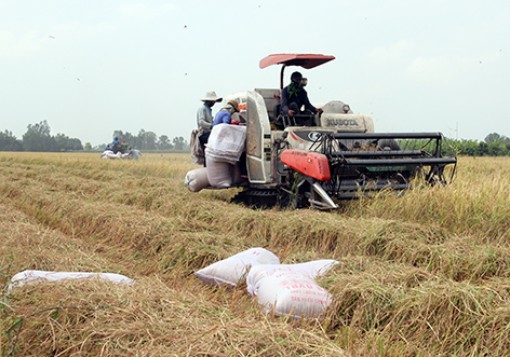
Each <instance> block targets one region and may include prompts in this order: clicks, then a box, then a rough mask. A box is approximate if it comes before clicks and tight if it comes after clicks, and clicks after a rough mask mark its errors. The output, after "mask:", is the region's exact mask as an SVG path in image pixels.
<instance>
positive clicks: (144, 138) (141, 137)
mask: <svg viewBox="0 0 510 357" xmlns="http://www.w3.org/2000/svg"><path fill="white" fill-rule="evenodd" d="M156 143H157V135H156V134H155V133H154V132H152V131H145V130H143V129H140V131H139V132H138V136H137V144H138V145H137V146H136V147H137V148H139V149H140V150H156Z"/></svg>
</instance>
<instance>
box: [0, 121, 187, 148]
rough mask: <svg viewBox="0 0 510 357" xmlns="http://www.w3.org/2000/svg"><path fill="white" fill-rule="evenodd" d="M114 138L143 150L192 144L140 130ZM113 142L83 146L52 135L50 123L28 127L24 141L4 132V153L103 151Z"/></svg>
mask: <svg viewBox="0 0 510 357" xmlns="http://www.w3.org/2000/svg"><path fill="white" fill-rule="evenodd" d="M113 136H118V137H119V139H121V140H123V141H125V143H126V145H127V146H130V147H132V148H135V149H138V150H141V151H152V150H153V151H187V150H189V144H188V142H187V141H186V140H185V139H184V138H183V137H174V138H173V139H170V137H168V136H167V135H160V136H159V137H158V136H157V135H156V133H154V132H152V131H145V130H144V129H140V131H139V132H138V134H137V135H133V134H131V133H129V132H122V131H115V132H114V133H113ZM108 144H109V143H104V144H100V145H95V146H92V144H90V143H85V145H83V144H82V142H81V140H80V139H77V138H70V137H68V136H67V135H64V134H57V135H51V128H50V126H49V124H48V122H47V121H46V120H43V121H41V122H40V123H37V124H30V125H28V126H27V131H26V133H25V134H23V136H22V138H21V139H18V138H16V137H15V136H14V135H13V134H12V132H11V131H9V130H4V131H3V132H1V131H0V151H40V152H63V151H84V150H85V151H103V150H104V149H105V147H106V145H108Z"/></svg>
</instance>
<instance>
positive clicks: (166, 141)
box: [157, 135, 174, 150]
mask: <svg viewBox="0 0 510 357" xmlns="http://www.w3.org/2000/svg"><path fill="white" fill-rule="evenodd" d="M157 148H158V150H172V149H173V148H174V147H173V145H172V143H171V142H170V138H169V137H168V136H166V135H161V136H160V137H159V139H158V143H157Z"/></svg>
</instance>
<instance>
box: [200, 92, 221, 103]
mask: <svg viewBox="0 0 510 357" xmlns="http://www.w3.org/2000/svg"><path fill="white" fill-rule="evenodd" d="M221 99H222V98H221V97H218V96H217V95H216V92H214V91H212V92H207V93H205V97H204V98H202V99H200V100H201V101H202V102H221Z"/></svg>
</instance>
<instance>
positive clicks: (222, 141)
mask: <svg viewBox="0 0 510 357" xmlns="http://www.w3.org/2000/svg"><path fill="white" fill-rule="evenodd" d="M245 141H246V126H243V125H230V124H218V125H215V126H213V128H212V130H211V135H210V136H209V139H208V141H207V148H210V149H212V150H213V151H219V152H226V153H230V154H232V155H234V156H237V160H239V157H240V156H241V154H242V152H243V151H244V145H245ZM206 162H207V159H206Z"/></svg>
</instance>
